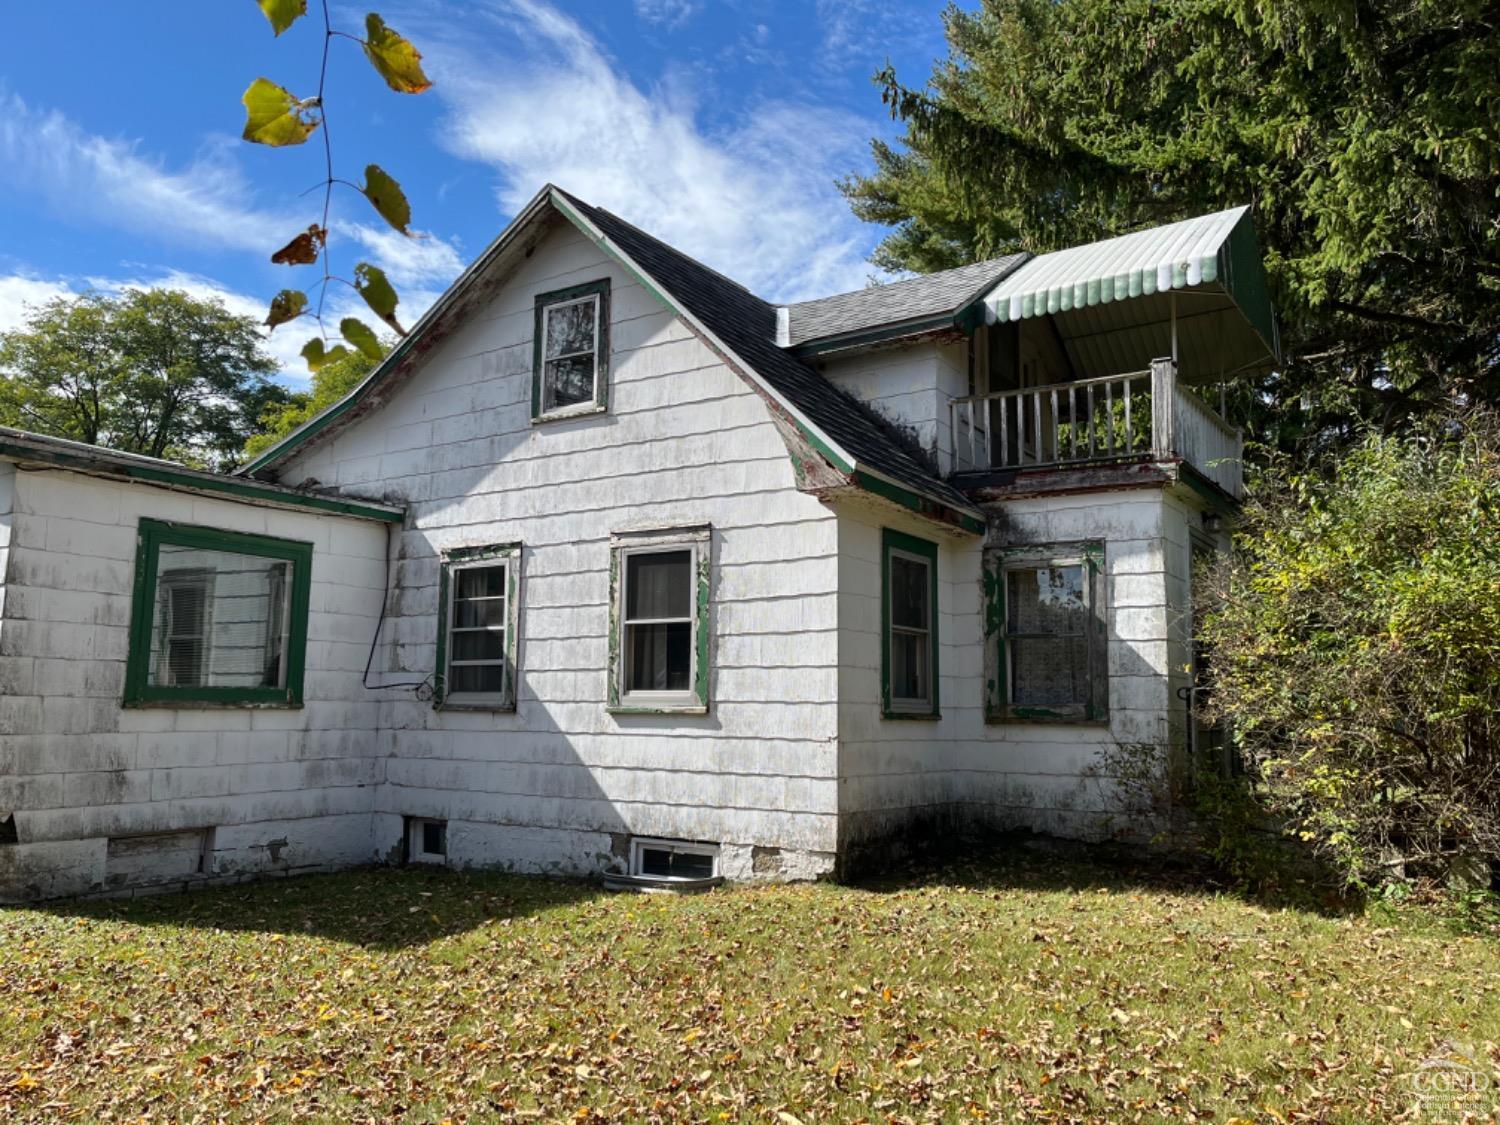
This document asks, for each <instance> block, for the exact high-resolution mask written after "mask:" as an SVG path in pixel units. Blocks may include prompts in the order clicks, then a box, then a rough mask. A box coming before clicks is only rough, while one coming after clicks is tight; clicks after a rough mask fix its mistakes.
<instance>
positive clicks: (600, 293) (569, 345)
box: [531, 278, 609, 422]
mask: <svg viewBox="0 0 1500 1125" xmlns="http://www.w3.org/2000/svg"><path fill="white" fill-rule="evenodd" d="M531 362H532V371H531V419H532V421H534V422H540V421H547V420H549V419H552V418H571V417H573V416H574V415H577V414H593V413H596V412H598V411H601V410H604V409H605V408H606V407H607V406H608V405H609V278H604V279H603V280H601V281H591V282H588V283H587V284H585V285H575V286H573V287H571V288H569V289H557V290H554V291H552V292H550V293H540V294H538V295H537V298H536V317H535V323H534V325H533V329H532V361H531Z"/></svg>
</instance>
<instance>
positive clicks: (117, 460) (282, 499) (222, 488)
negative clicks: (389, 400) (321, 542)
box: [0, 431, 406, 523]
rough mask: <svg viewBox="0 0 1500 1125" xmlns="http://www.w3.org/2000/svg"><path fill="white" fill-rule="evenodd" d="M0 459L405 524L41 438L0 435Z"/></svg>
mask: <svg viewBox="0 0 1500 1125" xmlns="http://www.w3.org/2000/svg"><path fill="white" fill-rule="evenodd" d="M0 456H4V457H14V458H17V459H19V460H24V461H41V462H44V463H46V464H51V465H56V466H57V467H58V468H60V469H70V470H73V471H75V472H84V473H93V474H97V475H103V476H108V477H119V478H124V479H126V480H134V481H140V482H142V483H144V484H157V485H163V486H166V487H169V488H186V489H191V490H192V491H194V492H207V493H214V494H218V495H223V496H227V497H230V498H231V499H235V500H252V501H260V502H263V503H269V504H280V505H283V506H285V507H289V508H303V509H306V510H309V511H314V512H326V513H330V514H333V515H340V516H354V517H355V518H357V519H366V520H379V521H381V522H383V523H401V522H402V521H403V520H404V519H405V518H406V517H405V513H404V512H403V510H402V509H400V508H397V507H390V506H385V505H375V504H370V503H365V502H362V501H359V500H345V499H342V498H339V497H333V496H319V495H316V494H312V493H306V492H298V491H296V490H295V489H291V488H287V487H285V486H283V485H277V484H267V483H265V482H264V481H252V480H246V479H244V478H243V477H228V476H220V475H219V474H216V473H207V472H202V471H200V470H198V469H189V468H188V467H187V466H185V465H181V466H178V465H174V464H173V463H172V462H170V461H159V460H157V459H155V458H151V457H136V456H134V455H132V454H122V453H119V452H117V451H115V450H112V449H102V448H100V447H98V446H91V445H85V444H83V443H82V442H73V441H64V440H62V439H58V438H50V437H47V436H46V435H43V434H36V435H31V434H23V433H20V432H16V431H12V432H11V433H8V434H5V435H0Z"/></svg>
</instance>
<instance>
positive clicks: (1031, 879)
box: [851, 833, 1363, 918]
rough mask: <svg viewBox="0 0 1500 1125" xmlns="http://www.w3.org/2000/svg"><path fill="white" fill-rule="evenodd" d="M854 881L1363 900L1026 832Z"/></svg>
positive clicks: (1326, 903) (1349, 909)
mask: <svg viewBox="0 0 1500 1125" xmlns="http://www.w3.org/2000/svg"><path fill="white" fill-rule="evenodd" d="M851 885H852V886H856V887H859V888H860V889H862V890H866V891H872V892H876V893H888V892H892V891H901V890H910V889H913V888H919V887H947V886H956V887H965V888H968V889H971V890H995V891H999V890H1020V891H1038V892H1056V893H1064V894H1065V893H1071V892H1084V891H1099V890H1108V891H1116V892H1119V893H1122V894H1123V893H1151V894H1177V895H1207V896H1214V897H1218V896H1228V897H1233V898H1237V899H1239V900H1240V901H1243V902H1247V903H1251V904H1254V905H1256V906H1260V907H1265V908H1267V909H1274V910H1281V909H1289V910H1297V911H1302V912H1304V913H1309V914H1316V915H1318V916H1320V917H1325V918H1337V917H1344V916H1346V915H1349V914H1354V913H1358V912H1359V911H1360V910H1362V909H1363V904H1362V903H1361V902H1360V901H1359V900H1358V899H1357V898H1353V897H1350V896H1346V895H1341V894H1339V893H1337V892H1335V891H1333V890H1331V889H1329V888H1330V886H1331V884H1329V883H1328V882H1326V881H1322V880H1318V879H1314V878H1308V879H1307V880H1306V881H1305V882H1302V881H1294V880H1288V882H1287V883H1284V884H1279V885H1267V886H1261V887H1254V888H1252V887H1246V886H1243V885H1240V884H1237V883H1235V881H1233V880H1232V879H1229V878H1227V877H1226V876H1225V875H1224V874H1223V873H1222V872H1220V871H1218V870H1216V869H1215V868H1214V867H1213V865H1211V864H1209V863H1207V862H1206V861H1202V860H1199V859H1197V858H1195V857H1191V856H1184V855H1179V854H1172V853H1159V852H1155V851H1151V850H1148V849H1145V848H1142V847H1138V846H1131V845H1123V844H1086V843H1081V842H1077V841H1071V840H1059V839H1053V838H1050V837H1045V836H1035V835H1031V834H1029V833H1014V834H1006V835H999V836H989V837H986V838H984V839H983V840H966V841H963V842H962V843H959V844H956V845H951V846H946V847H942V848H934V849H932V850H929V851H927V852H924V853H922V854H918V855H915V856H913V857H912V858H910V859H908V860H906V861H904V862H902V863H901V864H899V865H897V866H895V867H893V868H892V869H891V870H889V871H885V872H881V873H873V872H871V873H865V874H861V875H860V876H858V877H857V878H855V879H853V880H852V881H851Z"/></svg>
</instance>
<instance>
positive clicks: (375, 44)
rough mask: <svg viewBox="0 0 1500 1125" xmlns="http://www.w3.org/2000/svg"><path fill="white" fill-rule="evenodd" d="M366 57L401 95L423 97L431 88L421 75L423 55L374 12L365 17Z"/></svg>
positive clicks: (425, 78)
mask: <svg viewBox="0 0 1500 1125" xmlns="http://www.w3.org/2000/svg"><path fill="white" fill-rule="evenodd" d="M365 54H366V55H367V56H369V59H370V63H371V65H373V66H374V67H375V69H376V70H378V71H379V72H380V77H382V78H384V79H385V84H386V85H387V86H389V87H390V88H391V89H392V90H395V91H396V93H398V94H420V93H421V92H422V91H423V90H425V89H427V88H428V87H429V86H431V85H432V80H431V79H429V78H428V77H427V75H425V74H424V73H422V52H421V51H418V50H417V49H416V48H415V47H413V46H412V45H411V43H410V42H409V41H408V40H407V39H406V38H405V37H404V36H401V35H398V34H397V33H396V32H394V31H392V30H391V29H390V28H388V27H386V26H385V20H383V19H381V18H380V17H379V16H378V15H376V14H375V13H374V12H371V13H370V14H369V15H368V16H366V17H365Z"/></svg>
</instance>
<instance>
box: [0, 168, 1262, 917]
mask: <svg viewBox="0 0 1500 1125" xmlns="http://www.w3.org/2000/svg"><path fill="white" fill-rule="evenodd" d="M1276 356H1277V336H1276V324H1275V320H1274V316H1273V313H1272V309H1271V306H1270V303H1269V300H1268V297H1267V291H1266V287H1265V280H1264V277H1263V274H1262V269H1261V263H1260V255H1259V251H1258V249H1257V246H1256V239H1255V234H1254V230H1253V228H1252V226H1251V220H1250V216H1249V214H1248V212H1247V211H1246V210H1245V209H1244V208H1240V209H1237V210H1232V211H1226V212H1222V213H1220V214H1214V215H1207V216H1204V217H1202V218H1197V219H1192V220H1189V221H1186V222H1182V223H1176V224H1173V225H1171V226H1165V227H1160V228H1156V229H1152V230H1145V231H1141V232H1138V233H1135V234H1130V235H1126V236H1124V237H1121V238H1115V239H1111V240H1109V241H1105V242H1100V243H1096V244H1093V245H1090V246H1082V247H1077V248H1074V249H1070V250H1064V251H1061V252H1059V253H1052V254H1045V255H1042V256H1038V257H1032V256H1028V255H1024V254H1021V255H1015V256H1011V257H1006V258H999V259H995V260H992V261H986V262H980V263H977V264H974V265H970V266H964V267H962V268H959V269H954V270H949V271H947V272H945V273H939V274H934V275H931V276H927V277H919V278H914V279H911V280H907V281H899V282H895V283H892V284H888V285H882V286H876V287H872V288H868V289H864V290H861V291H859V292H854V293H845V294H842V295H839V296H834V297H828V298H825V299H821V300H814V301H807V302H802V303H797V304H791V305H781V306H778V305H775V304H771V303H769V302H767V301H764V300H761V299H760V298H759V297H756V296H755V295H754V294H752V293H750V292H749V291H747V290H746V289H744V288H742V287H741V286H739V285H737V284H735V283H734V282H733V281H731V280H729V279H728V278H726V277H724V276H723V275H721V274H718V273H716V272H714V271H713V270H710V269H708V268H706V267H705V266H703V265H701V264H700V263H698V262H696V261H694V260H693V259H691V258H689V257H688V256H686V255H685V254H682V253H681V252H679V251H677V250H675V249H673V248H672V247H670V246H668V245H666V244H665V243H663V242H661V241H659V240H657V239H655V238H653V237H651V236H650V235H648V234H646V233H645V232H643V231H641V230H639V229H637V228H636V227H634V226H632V225H630V224H629V223H627V222H625V221H624V220H622V219H620V218H618V217H616V216H615V215H612V214H610V213H609V212H607V211H604V210H601V209H600V208H597V207H593V206H590V205H589V204H587V203H584V202H582V201H581V200H579V199H577V198H574V197H573V196H571V195H569V194H568V193H566V192H564V191H561V190H559V189H557V188H554V187H550V186H549V187H547V188H545V189H544V190H543V191H542V192H541V193H540V194H539V195H537V197H536V198H535V199H534V200H533V201H532V202H531V203H530V204H529V205H528V206H527V207H526V208H525V209H524V210H523V211H522V212H521V213H520V215H518V216H517V218H516V219H515V221H514V222H513V223H511V225H510V226H509V227H508V228H507V229H506V230H505V231H504V233H502V234H501V235H500V236H499V238H497V239H496V240H495V242H494V243H493V244H492V245H490V246H489V247H488V248H487V249H486V250H485V251H484V253H483V254H482V255H481V256H480V257H479V259H478V260H477V261H476V262H475V263H474V264H473V265H472V266H470V267H469V269H468V270H466V271H465V272H464V274H463V275H462V276H461V277H460V278H459V279H458V280H457V282H455V283H454V285H453V286H452V288H451V289H449V290H448V292H447V293H446V294H445V295H444V296H443V297H442V298H441V299H440V300H439V301H438V302H437V304H436V305H435V306H434V307H433V308H432V309H431V310H430V311H429V312H428V313H427V314H426V315H425V316H424V317H423V318H422V319H421V321H420V322H419V323H418V324H417V325H416V327H415V328H414V330H413V331H412V332H411V334H410V335H409V336H407V337H406V338H404V339H403V340H402V341H401V343H400V344H399V346H397V347H396V348H395V350H394V351H393V352H392V353H391V354H390V355H389V356H388V357H387V358H386V359H385V361H384V362H383V363H382V364H381V365H380V366H379V367H378V368H377V369H376V370H375V371H374V372H373V373H372V374H371V375H370V376H369V377H368V378H367V379H366V380H365V382H364V383H363V384H362V385H360V386H359V387H358V388H357V389H356V390H355V391H354V392H352V393H351V394H350V395H349V396H348V397H347V398H346V399H344V400H343V401H342V402H340V403H338V404H337V405H336V406H334V407H333V408H331V409H330V410H328V411H327V412H326V413H324V414H323V415H321V416H319V417H318V418H316V419H314V420H313V421H311V422H309V423H307V424H306V425H305V426H303V427H302V428H301V429H300V430H298V431H296V432H295V433H293V434H292V435H290V436H289V437H287V438H286V439H285V440H283V441H282V442H281V443H280V444H279V445H277V446H275V447H273V448H272V449H270V450H269V451H268V452H266V453H265V454H264V455H262V456H261V457H260V458H259V459H258V460H256V461H254V462H253V463H252V464H250V465H248V466H246V467H245V468H244V469H243V470H241V471H240V472H239V473H238V474H236V475H233V476H225V475H215V474H210V473H203V472H197V471H194V470H191V469H188V468H185V467H183V466H181V465H177V464H173V463H169V462H162V461H156V460H152V459H149V458H143V457H135V456H130V455H126V454H120V453H113V452H109V451H106V450H102V449H97V448H93V447H88V446H79V445H75V444H73V443H69V442H65V441H59V440H56V439H50V438H44V437H38V436H36V435H31V434H25V433H21V432H17V431H5V432H0V554H3V565H4V571H3V573H4V589H3V616H0V691H3V696H0V897H4V898H8V899H12V900H14V899H24V898H34V897H45V896H50V895H65V894H77V893H90V892H116V893H128V892H130V891H131V890H132V889H135V888H145V887H161V886H178V885H182V886H191V885H194V884H195V883H199V882H202V883H208V882H213V881H217V880H224V879H233V878H243V877H245V876H247V875H251V874H256V873H287V872H297V871H305V870H318V869H328V868H334V867H339V866H343V865H350V864H356V863H364V862H370V861H403V860H404V861H406V862H421V863H434V864H446V865H449V866H458V867H465V866H494V867H502V868H508V869H512V870H517V871H527V872H558V873H571V874H601V873H613V874H614V875H616V876H618V877H620V878H623V879H624V880H626V881H628V880H630V879H632V878H638V879H642V880H650V879H657V880H661V879H666V880H672V879H690V880H698V879H705V878H719V877H725V878H731V879H749V878H806V877H816V876H822V875H826V874H833V873H844V872H848V871H851V870H854V869H856V868H860V867H865V868H868V867H870V866H876V865H879V864H880V863H882V862H886V861H887V860H888V857H889V856H891V855H892V854H894V853H895V852H896V851H897V850H899V848H900V847H901V846H902V845H904V844H906V843H909V842H910V841H912V840H915V839H917V838H919V837H920V836H924V835H925V836H931V835H935V834H936V835H952V834H956V833H964V832H971V831H972V832H983V831H989V830H1000V829H1016V828H1029V829H1033V830H1036V831H1039V832H1046V833H1052V834H1059V835H1064V836H1070V837H1094V836H1098V835H1100V834H1101V833H1103V832H1107V831H1109V825H1110V820H1109V818H1108V812H1109V810H1110V808H1111V796H1112V788H1113V785H1112V782H1111V777H1110V773H1109V770H1108V769H1107V768H1101V765H1102V764H1103V763H1107V762H1108V761H1109V760H1110V758H1109V755H1108V754H1107V753H1106V752H1107V751H1108V750H1110V749H1111V748H1114V747H1122V746H1129V747H1141V746H1148V747H1155V748H1158V749H1159V751H1160V752H1161V753H1162V754H1163V755H1171V754H1174V753H1179V754H1180V753H1182V752H1184V751H1185V749H1186V748H1187V747H1188V746H1190V744H1191V743H1192V740H1193V739H1194V738H1195V736H1196V733H1197V732H1195V731H1193V730H1192V729H1191V724H1190V722H1189V712H1188V709H1187V705H1186V704H1185V703H1184V702H1183V695H1184V694H1185V692H1184V691H1183V690H1181V689H1187V688H1188V687H1189V686H1190V685H1191V683H1192V679H1193V668H1192V665H1193V660H1194V656H1193V651H1192V645H1191V644H1190V639H1189V638H1190V629H1189V617H1190V610H1189V606H1190V597H1189V594H1190V584H1191V573H1192V560H1193V556H1194V555H1195V553H1198V552H1206V551H1213V550H1216V549H1221V548H1222V546H1223V537H1224V532H1223V530H1222V526H1221V521H1222V520H1223V519H1225V518H1226V517H1228V516H1231V515H1232V513H1233V510H1234V508H1235V504H1236V501H1237V499H1238V498H1239V496H1240V492H1241V474H1240V465H1239V458H1240V452H1241V438H1240V434H1239V432H1238V431H1237V430H1235V429H1234V428H1233V427H1231V426H1229V425H1228V424H1226V423H1225V421H1224V420H1223V419H1222V418H1221V417H1220V416H1219V414H1218V413H1216V412H1215V410H1214V409H1213V408H1212V407H1211V406H1210V405H1209V404H1208V402H1207V401H1206V400H1205V398H1204V397H1200V395H1199V393H1197V392H1196V391H1195V390H1194V389H1192V388H1194V387H1204V386H1210V385H1213V384H1215V383H1218V382H1220V381H1222V380H1224V379H1227V378H1228V377H1230V376H1232V375H1234V374H1236V373H1237V372H1241V371H1244V370H1246V369H1250V368H1255V367H1264V366H1267V365H1270V364H1272V363H1274V362H1275V360H1276Z"/></svg>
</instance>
